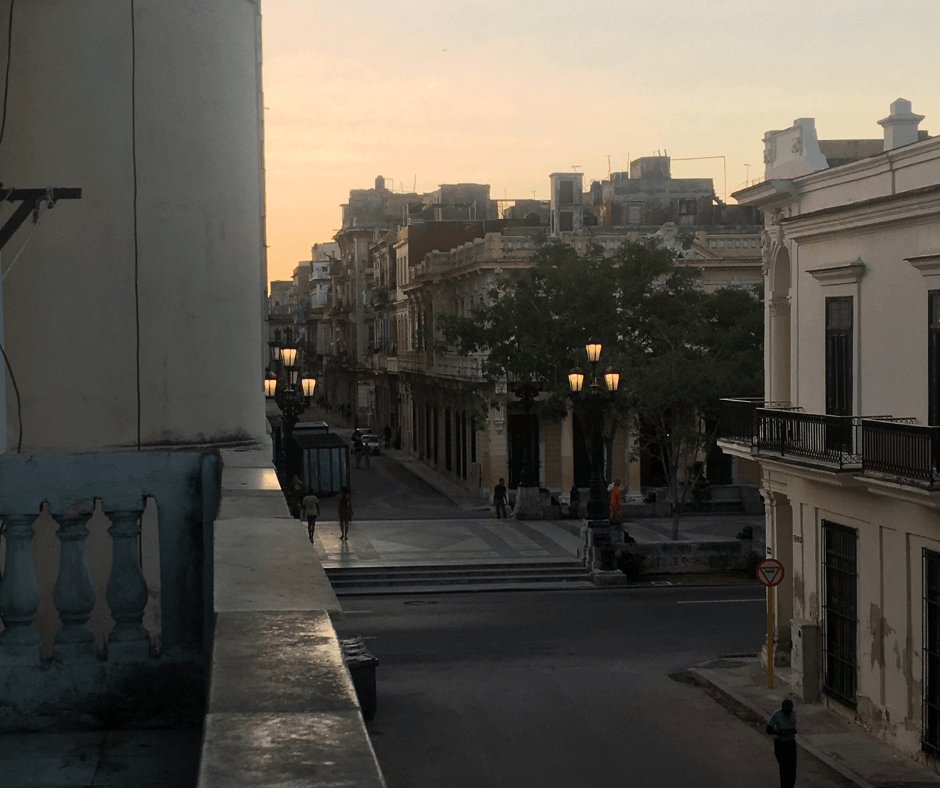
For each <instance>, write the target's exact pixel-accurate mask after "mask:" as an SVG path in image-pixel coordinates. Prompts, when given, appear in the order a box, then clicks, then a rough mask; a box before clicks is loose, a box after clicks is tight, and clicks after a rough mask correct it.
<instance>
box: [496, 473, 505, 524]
mask: <svg viewBox="0 0 940 788" xmlns="http://www.w3.org/2000/svg"><path fill="white" fill-rule="evenodd" d="M493 507H494V508H495V509H496V516H497V517H502V518H505V517H506V480H505V479H500V480H499V484H497V485H496V486H495V487H494V488H493Z"/></svg>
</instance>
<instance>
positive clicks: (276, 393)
mask: <svg viewBox="0 0 940 788" xmlns="http://www.w3.org/2000/svg"><path fill="white" fill-rule="evenodd" d="M271 348H272V355H273V357H274V369H269V370H268V372H267V374H266V375H265V377H264V395H265V397H266V398H267V399H270V400H274V403H275V404H276V405H277V407H278V410H280V411H281V431H282V438H281V441H280V446H279V451H278V452H277V457H276V460H275V462H276V463H277V466H278V471H279V472H280V475H281V486H282V487H285V488H286V487H287V485H288V484H289V483H290V481H291V479H293V478H294V476H295V475H296V473H297V470H296V468H295V463H294V451H293V446H292V440H293V432H294V427H295V426H296V425H297V420H298V419H299V418H300V415H301V414H302V413H303V412H304V411H305V410H306V409H307V408H308V407H309V406H310V402H311V400H312V399H313V393H314V391H315V390H316V387H317V381H316V378H314V377H313V376H312V375H309V374H306V373H304V374H301V372H300V369H299V368H298V367H297V348H296V347H294V346H293V345H284V346H281V345H272V346H271Z"/></svg>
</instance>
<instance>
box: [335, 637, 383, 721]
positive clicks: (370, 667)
mask: <svg viewBox="0 0 940 788" xmlns="http://www.w3.org/2000/svg"><path fill="white" fill-rule="evenodd" d="M339 645H340V648H342V650H343V658H344V659H345V660H346V667H347V668H348V669H349V675H350V676H351V677H352V681H353V686H354V687H355V688H356V697H358V698H359V706H360V707H361V708H362V716H363V717H365V718H366V719H367V720H371V719H372V718H373V717H374V716H375V707H376V693H375V668H376V666H377V665H378V664H379V660H378V659H377V658H376V657H375V656H374V655H373V654H370V653H369V650H368V649H367V648H366V644H365V642H364V641H363V639H362V638H361V637H355V638H344V639H343V640H341V641H340V642H339Z"/></svg>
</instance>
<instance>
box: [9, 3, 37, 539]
mask: <svg viewBox="0 0 940 788" xmlns="http://www.w3.org/2000/svg"><path fill="white" fill-rule="evenodd" d="M15 6H16V0H10V16H9V20H8V22H7V63H6V69H5V73H4V75H3V108H2V110H0V111H2V113H3V118H2V120H0V145H2V144H3V135H4V133H5V132H6V128H7V97H8V96H9V95H10V62H11V60H12V57H13V8H14V7H15ZM37 224H38V220H37ZM35 229H36V225H35V224H34V225H33V229H32V230H30V231H29V235H32V234H33V230H35ZM29 235H28V236H26V241H29ZM26 241H24V242H23V246H21V247H20V252H22V251H23V247H25V246H26ZM20 252H17V254H16V257H14V258H13V262H12V263H10V268H13V265H14V264H15V263H16V261H17V259H18V258H19V256H20ZM10 268H7V270H6V273H4V274H3V277H0V282H2V281H3V279H6V275H7V274H8V273H10ZM0 354H3V365H4V366H5V367H6V369H7V372H9V373H10V382H11V383H12V384H13V392H14V393H15V394H16V420H17V425H18V427H19V435H18V436H17V439H16V453H17V454H19V453H20V451H21V450H22V448H23V403H22V400H21V399H20V388H19V386H17V385H16V376H15V375H14V374H13V367H11V366H10V359H8V358H7V352H6V351H5V350H4V349H3V345H2V344H0ZM2 418H6V414H5V413H4V414H2ZM5 449H6V446H0V450H5ZM4 528H5V524H4Z"/></svg>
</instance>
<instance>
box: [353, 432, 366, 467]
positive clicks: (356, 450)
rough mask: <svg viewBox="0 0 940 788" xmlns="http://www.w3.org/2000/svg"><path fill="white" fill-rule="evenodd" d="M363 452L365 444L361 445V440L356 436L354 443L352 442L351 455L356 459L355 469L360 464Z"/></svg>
mask: <svg viewBox="0 0 940 788" xmlns="http://www.w3.org/2000/svg"><path fill="white" fill-rule="evenodd" d="M364 450H365V444H363V442H362V438H360V437H359V436H358V435H357V436H356V439H355V441H354V442H353V455H354V456H355V458H356V467H357V468H358V467H359V466H360V465H361V464H362V453H363V451H364Z"/></svg>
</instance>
